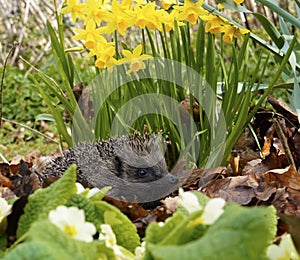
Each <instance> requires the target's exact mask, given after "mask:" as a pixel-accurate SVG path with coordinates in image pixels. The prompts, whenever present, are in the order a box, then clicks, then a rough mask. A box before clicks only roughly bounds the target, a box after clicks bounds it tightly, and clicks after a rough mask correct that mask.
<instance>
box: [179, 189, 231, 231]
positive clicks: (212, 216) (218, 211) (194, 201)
mask: <svg viewBox="0 0 300 260" xmlns="http://www.w3.org/2000/svg"><path fill="white" fill-rule="evenodd" d="M178 197H179V198H178V203H179V204H180V205H181V206H182V207H184V208H185V209H186V210H187V211H188V212H189V214H191V213H193V212H196V211H198V210H202V206H201V205H200V204H199V201H198V198H197V197H196V196H195V195H194V194H193V193H191V192H184V191H183V189H182V188H180V189H179V196H178ZM225 205H226V202H225V200H224V199H222V198H213V199H210V200H209V201H208V202H207V204H206V205H205V207H204V209H203V213H202V216H201V218H200V219H201V223H202V224H205V225H212V224H213V223H214V222H215V221H216V220H217V219H218V218H219V217H220V216H221V215H222V214H223V212H224V210H223V207H224V206H225Z"/></svg>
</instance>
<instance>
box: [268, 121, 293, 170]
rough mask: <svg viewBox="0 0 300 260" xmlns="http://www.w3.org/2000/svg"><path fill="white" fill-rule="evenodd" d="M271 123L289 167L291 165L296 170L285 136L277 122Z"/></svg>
mask: <svg viewBox="0 0 300 260" xmlns="http://www.w3.org/2000/svg"><path fill="white" fill-rule="evenodd" d="M272 122H273V125H274V128H275V130H276V133H277V135H278V137H279V139H280V141H281V143H282V145H283V148H284V151H285V156H286V158H287V160H288V162H289V164H290V165H293V166H294V169H297V168H296V165H295V162H294V159H293V156H292V153H291V150H290V148H289V145H288V142H287V139H286V136H285V135H284V133H283V131H282V128H281V126H280V124H279V122H278V120H277V119H275V118H274V119H273V120H272Z"/></svg>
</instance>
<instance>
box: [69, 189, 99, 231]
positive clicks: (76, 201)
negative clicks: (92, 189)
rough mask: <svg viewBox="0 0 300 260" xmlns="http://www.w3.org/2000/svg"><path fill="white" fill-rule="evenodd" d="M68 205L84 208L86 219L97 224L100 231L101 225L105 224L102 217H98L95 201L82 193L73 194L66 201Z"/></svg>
mask: <svg viewBox="0 0 300 260" xmlns="http://www.w3.org/2000/svg"><path fill="white" fill-rule="evenodd" d="M66 206H67V207H72V206H74V207H77V208H79V209H83V210H84V214H85V220H86V221H87V222H91V223H93V224H94V225H95V227H96V228H97V230H98V231H100V225H101V224H103V220H102V218H98V217H97V215H96V206H95V205H94V203H93V202H92V201H91V200H89V199H87V198H85V197H84V196H82V195H81V194H73V195H72V196H71V197H70V198H69V200H68V202H67V203H66Z"/></svg>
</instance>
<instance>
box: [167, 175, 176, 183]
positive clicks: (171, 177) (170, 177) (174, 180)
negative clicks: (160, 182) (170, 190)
mask: <svg viewBox="0 0 300 260" xmlns="http://www.w3.org/2000/svg"><path fill="white" fill-rule="evenodd" d="M169 182H170V183H171V184H176V183H178V178H177V177H176V176H173V175H170V176H169Z"/></svg>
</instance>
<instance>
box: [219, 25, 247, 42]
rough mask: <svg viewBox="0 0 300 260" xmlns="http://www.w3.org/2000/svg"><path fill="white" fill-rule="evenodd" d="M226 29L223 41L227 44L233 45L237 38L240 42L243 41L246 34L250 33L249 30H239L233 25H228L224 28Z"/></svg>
mask: <svg viewBox="0 0 300 260" xmlns="http://www.w3.org/2000/svg"><path fill="white" fill-rule="evenodd" d="M223 28H224V30H223V31H224V35H223V37H222V39H223V41H224V42H226V43H231V42H232V40H233V38H237V39H239V40H242V39H243V36H244V34H246V33H248V32H249V30H247V29H243V28H238V27H236V26H233V25H231V24H228V25H226V26H224V27H223Z"/></svg>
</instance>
